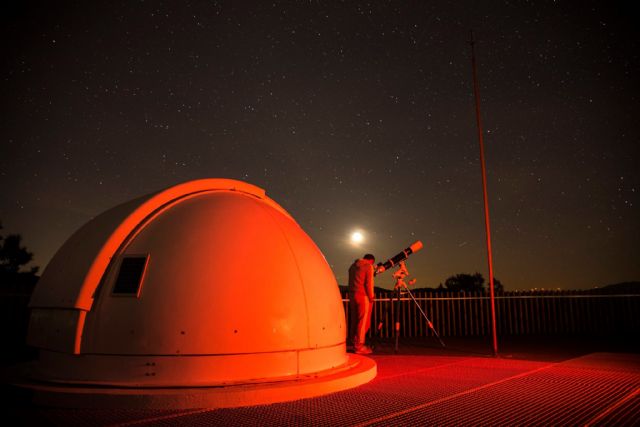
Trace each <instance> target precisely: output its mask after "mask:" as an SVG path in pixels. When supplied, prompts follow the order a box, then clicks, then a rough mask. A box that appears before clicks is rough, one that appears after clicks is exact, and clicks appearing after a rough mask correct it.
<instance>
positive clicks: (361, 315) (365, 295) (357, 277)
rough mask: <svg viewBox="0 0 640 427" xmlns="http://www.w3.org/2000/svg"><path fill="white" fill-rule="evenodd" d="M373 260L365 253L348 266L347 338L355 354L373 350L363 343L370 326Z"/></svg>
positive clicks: (372, 257)
mask: <svg viewBox="0 0 640 427" xmlns="http://www.w3.org/2000/svg"><path fill="white" fill-rule="evenodd" d="M375 262H376V258H375V257H374V256H373V255H371V254H366V255H365V256H363V257H362V258H360V259H357V260H355V261H354V262H353V264H352V265H351V267H349V312H350V321H349V340H350V341H351V345H352V346H353V349H354V352H355V353H357V354H370V353H372V352H373V351H372V350H371V348H370V347H368V346H367V345H365V337H366V335H367V332H368V331H369V327H370V326H371V309H372V308H373V272H374V268H373V265H374V264H375Z"/></svg>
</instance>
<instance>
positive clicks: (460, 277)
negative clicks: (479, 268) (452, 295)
mask: <svg viewBox="0 0 640 427" xmlns="http://www.w3.org/2000/svg"><path fill="white" fill-rule="evenodd" d="M444 286H445V287H446V288H447V290H448V291H453V292H484V291H485V287H484V277H482V274H480V273H476V274H473V275H471V274H466V273H461V274H456V275H455V276H451V277H449V278H448V279H447V280H445V282H444ZM493 286H494V290H495V291H496V292H502V291H504V286H502V283H500V280H498V279H496V278H495V277H494V278H493ZM486 290H487V291H488V290H489V285H487V289H486Z"/></svg>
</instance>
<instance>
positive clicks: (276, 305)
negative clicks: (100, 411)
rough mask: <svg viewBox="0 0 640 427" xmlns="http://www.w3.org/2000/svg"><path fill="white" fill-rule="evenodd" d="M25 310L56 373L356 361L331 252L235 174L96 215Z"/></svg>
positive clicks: (62, 378)
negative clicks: (323, 250) (28, 310)
mask: <svg viewBox="0 0 640 427" xmlns="http://www.w3.org/2000/svg"><path fill="white" fill-rule="evenodd" d="M30 308H31V318H30V325H29V334H28V342H29V344H30V345H33V346H35V347H38V348H40V359H39V362H38V370H37V372H38V376H39V378H41V379H44V380H47V381H53V382H62V383H67V384H90V385H106V386H115V387H118V386H122V387H194V386H197V387H206V386H216V387H219V386H225V385H234V384H256V383H266V382H278V381H287V380H292V379H294V380H295V379H300V378H304V377H305V376H316V377H317V376H318V374H320V373H323V372H326V373H330V372H332V370H342V371H344V370H348V368H349V367H350V366H352V365H354V364H357V363H358V362H357V361H355V359H353V355H348V354H347V353H346V349H345V336H346V325H345V315H344V310H343V306H342V301H341V297H340V293H339V290H338V286H337V284H336V280H335V277H334V275H333V273H332V271H331V269H330V268H329V266H328V264H327V262H326V260H325V258H324V256H323V255H322V253H321V252H320V250H319V249H318V247H317V246H316V245H315V244H314V242H313V241H312V240H311V238H310V237H309V236H308V235H307V234H306V233H305V232H304V231H303V230H302V228H300V226H299V225H298V224H297V223H296V222H295V221H294V220H293V218H292V217H291V216H290V215H289V214H288V213H287V212H286V211H285V210H284V209H283V208H282V207H281V206H279V205H278V204H277V203H276V202H274V201H273V200H271V199H270V198H268V197H267V196H266V195H265V193H264V191H263V190H261V189H260V188H258V187H255V186H253V185H250V184H247V183H244V182H240V181H234V180H227V179H204V180H197V181H191V182H187V183H184V184H180V185H177V186H174V187H171V188H168V189H166V190H163V191H160V192H158V193H155V194H151V195H148V196H144V197H141V198H138V199H135V200H132V201H130V202H127V203H124V204H122V205H119V206H116V207H114V208H112V209H110V210H108V211H106V212H104V213H102V214H101V215H98V216H97V217H95V218H94V219H92V220H91V221H89V222H88V223H87V224H86V225H84V226H83V227H82V228H81V229H80V230H78V231H77V232H76V233H75V234H74V235H72V236H71V237H70V238H69V240H68V241H67V242H66V243H65V244H64V245H63V246H62V247H61V249H60V250H59V251H58V252H57V253H56V255H55V256H54V258H53V259H52V260H51V262H50V263H49V265H48V266H47V267H46V269H45V271H44V273H43V275H42V278H41V279H40V283H38V285H37V287H36V289H35V292H34V294H33V296H32V299H31V302H30ZM359 360H361V359H359ZM373 375H374V376H375V365H374V370H373ZM371 377H372V376H371V375H369V377H368V378H369V379H370V378H371ZM367 381H368V379H367ZM362 382H366V381H360V383H362ZM355 385H358V384H352V385H350V386H355ZM345 388H347V387H345Z"/></svg>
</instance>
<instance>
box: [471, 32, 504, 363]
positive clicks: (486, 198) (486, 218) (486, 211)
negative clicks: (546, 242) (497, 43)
mask: <svg viewBox="0 0 640 427" xmlns="http://www.w3.org/2000/svg"><path fill="white" fill-rule="evenodd" d="M469 43H470V44H471V67H472V69H473V95H474V97H475V101H476V124H477V125H478V142H479V143H480V167H481V169H482V197H483V199H484V226H485V230H486V232H487V262H488V263H489V293H490V296H491V335H492V337H493V355H494V356H498V336H497V333H496V302H495V292H494V286H493V255H492V252H491V227H490V225H489V196H488V195H487V168H486V166H485V161H484V140H483V137H482V120H481V119H480V91H479V89H478V73H477V70H476V68H477V67H476V51H475V45H474V41H473V31H471V40H470V41H469Z"/></svg>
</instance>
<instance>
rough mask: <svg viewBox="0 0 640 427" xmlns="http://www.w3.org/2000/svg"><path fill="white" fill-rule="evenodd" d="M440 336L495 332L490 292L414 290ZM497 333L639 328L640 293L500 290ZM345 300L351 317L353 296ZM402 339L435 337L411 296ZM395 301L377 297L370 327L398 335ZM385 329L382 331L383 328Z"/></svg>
mask: <svg viewBox="0 0 640 427" xmlns="http://www.w3.org/2000/svg"><path fill="white" fill-rule="evenodd" d="M413 295H414V297H415V299H416V301H417V303H418V304H420V307H421V308H422V309H423V310H424V311H425V313H426V314H427V316H428V317H429V319H430V320H431V321H432V322H433V326H434V328H435V329H436V330H437V331H438V333H439V334H440V336H445V337H446V336H487V335H491V313H490V300H489V296H488V294H484V293H464V292H420V291H418V292H413ZM495 303H496V327H497V333H498V335H501V336H506V335H597V336H603V335H609V334H629V333H635V332H637V330H639V329H640V315H638V314H639V313H640V295H626V294H625V295H597V294H593V293H588V292H585V293H580V292H579V291H546V292H509V293H502V294H497V295H496V298H495ZM343 304H344V308H345V314H346V316H347V324H348V321H349V299H348V294H345V295H343ZM398 311H399V319H400V335H401V336H402V337H426V336H433V332H432V331H431V330H430V328H429V326H428V325H427V324H426V321H425V320H424V318H423V317H422V316H421V315H420V312H419V310H418V308H417V307H416V303H414V302H413V301H412V300H411V299H410V298H409V297H408V295H403V296H402V297H401V298H400V303H399V306H398ZM395 313H396V302H395V299H394V296H393V294H391V293H390V294H388V295H384V294H382V295H377V296H376V299H375V304H374V307H373V312H372V314H371V330H370V332H369V335H371V334H373V333H375V334H379V336H380V337H382V338H389V337H393V331H394V319H395ZM379 325H380V329H379V331H378V329H377V328H378V326H379Z"/></svg>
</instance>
